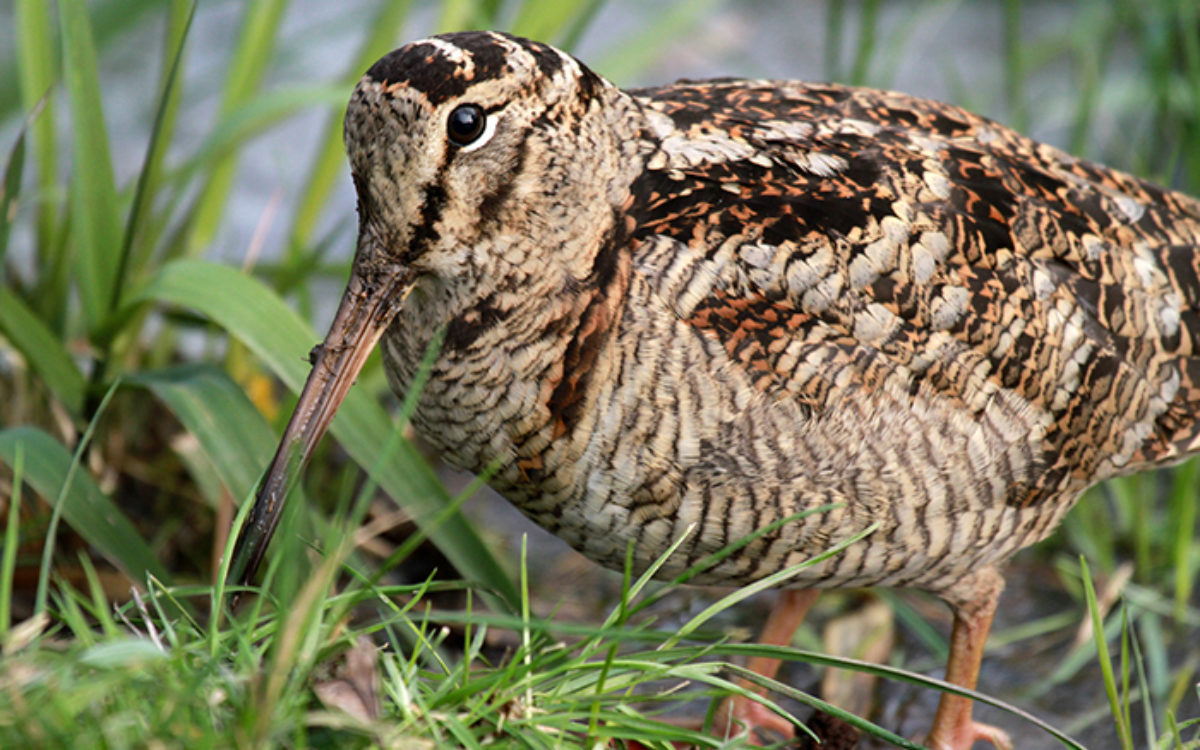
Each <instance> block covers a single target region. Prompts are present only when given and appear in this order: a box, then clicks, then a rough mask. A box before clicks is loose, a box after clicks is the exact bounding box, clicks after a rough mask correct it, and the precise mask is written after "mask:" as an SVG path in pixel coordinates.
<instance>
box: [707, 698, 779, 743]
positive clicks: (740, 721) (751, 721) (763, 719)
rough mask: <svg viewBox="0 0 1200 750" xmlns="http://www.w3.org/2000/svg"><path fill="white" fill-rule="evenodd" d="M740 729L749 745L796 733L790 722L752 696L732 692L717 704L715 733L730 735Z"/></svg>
mask: <svg viewBox="0 0 1200 750" xmlns="http://www.w3.org/2000/svg"><path fill="white" fill-rule="evenodd" d="M743 729H744V730H745V731H746V732H747V734H748V735H749V740H750V744H752V745H758V744H760V740H764V741H774V742H778V741H780V740H790V739H792V737H794V736H796V728H795V727H794V726H793V725H792V722H790V721H788V720H787V719H785V718H783V717H782V716H780V715H779V714H777V713H775V712H774V711H772V710H771V709H769V708H767V707H766V706H764V705H763V704H761V703H759V702H758V701H756V700H754V699H752V698H748V697H746V696H744V695H731V696H729V697H728V698H726V699H725V700H723V701H721V705H720V706H719V707H718V708H717V715H716V719H715V721H714V724H713V732H714V734H716V735H718V736H725V735H727V736H732V735H735V734H738V733H739V732H741V731H742V730H743ZM768 734H769V735H773V736H768Z"/></svg>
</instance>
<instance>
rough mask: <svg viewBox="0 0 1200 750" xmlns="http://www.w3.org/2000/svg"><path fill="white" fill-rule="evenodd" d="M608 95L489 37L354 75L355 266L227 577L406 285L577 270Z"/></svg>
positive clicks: (569, 61)
mask: <svg viewBox="0 0 1200 750" xmlns="http://www.w3.org/2000/svg"><path fill="white" fill-rule="evenodd" d="M621 96H622V95H621V94H620V92H618V91H617V90H616V89H615V88H613V87H612V86H611V85H610V84H608V83H607V82H605V81H604V80H603V79H601V78H600V77H598V76H597V75H595V74H594V73H592V72H591V71H590V70H588V69H587V68H586V67H584V66H583V65H582V64H580V63H579V62H578V61H576V60H575V59H574V58H572V57H570V56H568V55H566V54H565V53H563V52H560V51H558V50H557V49H554V48H553V47H549V46H547V45H544V44H539V43H536V42H531V41H528V40H525V39H519V38H517V37H512V36H508V35H504V34H498V33H494V32H462V33H456V34H446V35H442V36H436V37H432V38H429V39H424V40H421V41H417V42H413V43H411V44H408V45H406V46H404V47H401V48H400V49H397V50H395V51H393V52H391V53H389V54H388V55H386V56H385V57H383V58H382V59H380V60H379V61H378V62H376V63H375V64H374V65H372V66H371V68H370V69H369V70H368V71H367V72H366V74H365V75H364V76H363V77H362V79H361V80H360V81H359V82H358V85H357V86H356V87H355V89H354V93H353V95H352V96H351V99H350V104H349V106H348V108H347V110H346V119H345V144H346V152H347V155H348V157H349V160H350V167H351V173H352V174H353V177H354V184H355V188H356V190H357V192H358V204H359V235H358V242H357V249H356V252H355V258H354V264H353V268H352V271H351V275H350V280H349V283H348V285H347V288H346V291H345V293H344V295H343V298H342V301H341V303H340V305H339V307H338V311H337V313H336V314H335V318H334V321H333V324H332V325H331V327H330V330H329V333H328V335H327V336H326V338H325V341H324V344H323V345H322V346H321V347H319V349H318V350H317V351H318V355H317V357H316V359H315V361H314V366H313V370H312V372H311V374H310V375H309V378H308V381H307V382H306V384H305V386H304V390H303V391H302V393H301V396H300V399H299V401H298V403H297V405H296V409H295V412H294V413H293V414H292V418H291V421H290V422H289V424H288V427H287V429H286V431H285V432H284V435H283V438H282V441H281V443H280V446H279V448H278V450H277V453H276V455H275V459H274V461H273V462H272V464H271V467H270V469H269V470H268V473H267V475H266V477H265V478H264V480H263V483H262V485H261V487H260V490H259V493H258V496H257V498H256V502H255V507H254V509H253V511H252V512H251V515H250V518H249V519H248V521H247V524H246V527H245V528H244V529H243V532H242V535H241V537H240V538H239V541H238V545H237V548H236V550H235V554H234V563H233V568H232V569H231V571H232V572H231V576H233V577H235V580H238V581H246V580H248V579H249V578H250V577H252V576H253V574H254V571H255V569H256V568H257V566H258V563H259V561H260V560H261V557H262V555H263V553H264V551H265V549H266V545H267V542H268V541H269V539H270V537H271V535H272V533H273V532H274V528H275V525H276V523H277V522H278V519H279V516H280V511H281V509H282V505H283V502H284V500H285V498H286V495H287V493H288V491H289V489H290V488H291V486H292V484H293V482H294V480H295V478H296V476H297V475H298V473H299V470H300V467H301V466H302V465H303V464H304V463H305V462H306V461H307V459H308V456H309V454H310V453H311V451H312V450H313V448H314V447H315V446H316V444H317V441H318V440H319V439H320V437H321V436H322V435H323V434H324V432H325V430H326V428H327V427H328V425H329V423H330V421H331V420H332V418H333V414H334V412H335V410H336V409H337V407H338V405H339V404H340V403H341V401H342V400H343V398H344V397H345V395H346V393H347V391H348V390H349V388H350V386H351V384H352V383H353V382H354V379H355V377H356V376H357V375H358V372H359V370H360V369H361V368H362V365H363V363H364V362H365V361H366V359H367V356H368V355H369V354H370V352H371V350H372V349H373V348H374V346H375V344H376V343H377V342H378V340H379V338H380V337H381V336H382V334H383V333H384V331H385V330H386V329H387V328H388V326H389V325H393V324H394V325H403V324H404V321H402V320H399V321H395V322H394V319H395V318H396V313H397V312H398V311H399V310H400V309H401V307H402V306H403V304H404V301H405V298H406V297H407V296H408V295H409V293H410V292H412V290H413V289H414V287H415V286H417V285H418V283H419V282H420V281H422V280H431V279H432V280H433V281H434V282H435V283H436V284H439V285H441V286H442V287H443V288H445V287H453V286H455V285H458V286H459V287H461V288H463V289H464V290H465V291H464V294H469V293H471V292H473V291H474V292H477V291H478V287H481V286H485V285H487V284H488V283H494V282H495V279H498V278H505V277H507V278H513V276H514V273H515V274H516V275H517V276H518V277H521V276H524V277H528V276H529V275H530V274H533V275H539V276H541V277H544V278H549V279H551V280H552V281H555V283H556V284H557V285H558V286H559V287H560V288H561V287H564V286H569V285H570V283H571V281H572V279H575V280H582V279H584V278H585V277H586V276H587V275H588V273H589V272H590V269H591V262H592V260H593V259H594V257H595V255H596V253H597V250H598V245H599V244H600V242H602V240H603V237H604V236H605V235H606V234H607V233H608V232H609V231H611V227H612V225H613V223H614V221H615V219H614V209H615V208H616V204H617V203H619V201H620V199H621V197H620V190H619V189H617V188H616V187H614V185H617V184H619V183H620V182H621V181H620V180H619V179H618V178H619V176H620V174H621V173H622V171H623V170H625V171H628V166H627V164H626V162H628V159H627V158H625V157H624V156H623V154H625V155H627V154H628V152H629V149H628V147H627V146H622V144H621V143H620V138H619V137H618V136H617V135H616V131H615V130H614V128H613V127H612V124H611V122H610V121H611V119H612V110H613V108H611V107H607V106H606V103H608V102H610V101H612V100H616V99H618V98H620V97H621ZM626 184H627V183H626ZM531 293H536V292H531Z"/></svg>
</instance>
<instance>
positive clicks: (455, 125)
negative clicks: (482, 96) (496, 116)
mask: <svg viewBox="0 0 1200 750" xmlns="http://www.w3.org/2000/svg"><path fill="white" fill-rule="evenodd" d="M487 126H488V116H487V113H486V112H484V111H483V108H482V107H480V106H479V105H478V104H460V105H458V106H457V107H455V108H454V109H453V110H451V111H450V117H448V118H447V119H446V137H448V138H449V139H450V142H451V143H453V144H454V145H456V146H470V145H471V144H472V143H474V142H475V141H477V140H479V137H480V136H481V135H483V133H484V131H485V130H486V129H487Z"/></svg>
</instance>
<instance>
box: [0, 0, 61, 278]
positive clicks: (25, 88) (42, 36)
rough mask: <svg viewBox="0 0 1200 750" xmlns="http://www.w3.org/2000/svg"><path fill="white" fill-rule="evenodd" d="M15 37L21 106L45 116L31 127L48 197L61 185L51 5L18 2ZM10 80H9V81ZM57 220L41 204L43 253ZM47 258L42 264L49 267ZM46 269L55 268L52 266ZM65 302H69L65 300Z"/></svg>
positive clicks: (37, 0)
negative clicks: (56, 136)
mask: <svg viewBox="0 0 1200 750" xmlns="http://www.w3.org/2000/svg"><path fill="white" fill-rule="evenodd" d="M13 16H14V18H13V21H14V23H13V27H14V28H13V31H14V32H15V33H14V34H13V36H14V40H15V42H16V51H17V71H16V72H17V78H18V80H19V82H20V89H21V104H22V107H23V108H24V110H25V112H26V113H31V112H33V111H34V110H35V109H37V108H38V106H41V107H42V111H41V116H40V117H38V118H37V119H36V120H35V121H33V122H32V123H31V124H30V130H31V132H32V134H33V144H32V147H33V160H34V163H35V164H36V165H37V192H38V194H39V195H48V194H49V192H50V190H51V189H52V188H53V187H54V186H55V185H57V184H58V143H57V141H56V138H55V127H54V126H55V122H56V120H55V117H54V111H55V104H54V100H53V97H50V96H47V93H48V92H49V91H50V90H51V88H52V87H53V86H54V84H55V81H56V80H57V79H58V60H57V57H56V55H55V45H54V27H53V25H52V22H51V4H50V3H48V2H46V1H45V0H16V3H15V4H14V6H13ZM5 78H6V80H7V77H5ZM54 222H55V216H54V211H53V210H52V209H51V206H49V205H47V204H41V205H39V206H38V215H37V221H36V223H37V240H38V244H39V246H40V247H41V248H43V250H42V252H50V251H51V249H52V248H53V247H54V246H55V243H54V242H53V241H52V238H53V236H54ZM45 260H46V259H44V258H39V262H41V263H45ZM45 265H50V266H53V265H54V264H53V263H52V262H51V263H48V264H45ZM64 302H65V300H64Z"/></svg>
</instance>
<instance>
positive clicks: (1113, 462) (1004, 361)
mask: <svg viewBox="0 0 1200 750" xmlns="http://www.w3.org/2000/svg"><path fill="white" fill-rule="evenodd" d="M634 93H635V95H636V96H637V97H638V98H639V101H640V103H641V105H642V107H643V109H644V111H645V113H646V116H647V122H648V123H649V124H648V126H647V127H648V130H649V132H648V133H647V137H648V138H649V139H651V140H652V141H654V142H655V143H656V144H657V150H656V151H655V152H654V153H652V154H650V156H649V157H648V160H647V169H646V170H645V171H644V172H643V174H642V175H640V176H639V178H638V179H637V180H636V181H635V183H634V184H633V186H632V197H631V199H630V206H629V211H630V213H631V214H632V216H633V219H634V222H633V223H632V226H634V227H636V230H635V231H636V236H635V238H634V239H636V240H640V241H642V242H643V243H647V242H649V241H653V243H658V244H661V243H663V242H667V243H669V244H671V245H672V246H673V247H674V250H672V251H671V252H666V253H659V254H658V256H657V259H656V260H655V261H654V265H655V269H654V270H653V271H652V274H653V275H657V276H658V279H659V282H660V292H661V293H662V294H663V295H664V297H665V298H666V299H667V302H668V304H670V305H671V306H672V307H673V309H674V310H675V311H676V313H677V314H678V315H679V316H680V318H681V319H683V320H685V321H686V322H688V323H689V324H690V325H691V326H692V327H693V328H694V329H695V330H696V331H697V332H698V333H699V334H701V335H705V336H710V337H713V338H715V339H717V340H719V341H720V342H721V343H722V344H723V346H724V348H725V349H726V352H727V353H728V356H729V357H730V358H731V359H733V360H735V361H738V362H740V363H741V364H742V365H744V366H745V367H746V368H747V369H748V370H750V371H751V372H752V373H753V374H754V376H755V378H756V384H758V386H759V387H760V388H762V389H780V390H782V391H785V392H788V393H790V394H792V395H793V397H795V398H797V399H799V400H800V401H801V402H803V403H805V404H808V405H810V406H811V408H812V409H813V410H814V411H815V412H818V413H819V412H820V410H821V409H823V408H827V407H828V406H829V405H830V403H831V399H832V398H835V397H836V398H847V397H854V398H870V394H871V392H872V389H874V388H878V387H881V386H882V385H883V384H884V381H887V383H888V384H889V387H892V388H895V387H896V386H897V385H898V386H899V387H901V388H905V389H907V390H908V392H909V393H910V394H913V395H915V394H917V393H922V394H925V395H933V396H936V398H938V399H941V400H942V402H943V403H945V404H949V405H951V406H952V407H953V408H955V409H960V410H962V411H963V412H964V413H967V414H970V415H972V416H973V417H975V418H982V417H983V415H984V410H985V407H986V406H987V405H988V404H989V403H994V402H995V400H996V394H997V393H998V392H1003V393H1004V394H1005V397H1006V398H1008V397H1009V396H1011V395H1015V396H1017V397H1018V399H1017V400H1018V401H1019V402H1020V403H1021V404H1023V405H1027V407H1028V409H1030V410H1032V412H1033V414H1034V416H1035V417H1036V418H1037V419H1038V420H1040V423H1041V424H1042V425H1043V427H1044V429H1045V436H1046V437H1045V440H1044V443H1043V445H1044V455H1043V456H1041V457H1040V460H1041V461H1042V463H1043V465H1044V466H1045V471H1044V472H1043V476H1042V479H1041V481H1040V482H1039V485H1040V488H1035V490H1034V491H1031V492H1030V493H1028V495H1027V496H1025V497H1023V498H1021V499H1020V500H1019V501H1020V502H1036V501H1038V500H1039V499H1040V498H1043V497H1046V496H1049V495H1050V494H1051V493H1052V492H1053V490H1054V489H1055V488H1060V487H1062V486H1064V482H1066V481H1067V480H1069V479H1070V478H1071V477H1074V478H1076V479H1080V480H1083V483H1084V484H1086V483H1087V482H1088V481H1091V480H1092V479H1094V478H1097V477H1100V476H1106V475H1110V474H1114V473H1121V472H1124V471H1128V470H1132V469H1134V468H1137V467H1138V466H1142V465H1145V464H1146V463H1151V462H1155V461H1163V460H1169V459H1171V458H1174V457H1177V456H1179V455H1182V454H1183V453H1185V452H1190V451H1192V450H1195V447H1196V446H1195V443H1196V442H1197V438H1196V435H1197V425H1196V421H1195V418H1194V416H1193V415H1194V414H1195V412H1196V411H1197V408H1198V407H1200V387H1198V384H1200V367H1198V366H1197V362H1198V361H1197V359H1196V352H1197V350H1198V349H1200V312H1198V310H1197V307H1198V305H1200V268H1198V260H1200V259H1198V256H1197V252H1196V248H1197V244H1198V243H1200V203H1197V202H1196V201H1194V200H1192V199H1191V198H1188V197H1187V196H1184V195H1181V194H1178V193H1173V192H1168V191H1165V190H1162V189H1160V188H1158V187H1155V186H1153V185H1151V184H1149V183H1146V182H1144V181H1141V180H1138V179H1136V178H1134V177H1131V176H1129V175H1126V174H1122V173H1120V172H1117V171H1115V170H1110V169H1107V168H1104V167H1100V166H1097V165H1094V164H1090V163H1087V162H1084V161H1080V160H1077V159H1073V158H1071V157H1069V156H1067V155H1066V154H1064V153H1062V152H1060V151H1058V150H1056V149H1054V148H1051V147H1049V146H1045V145H1042V144H1039V143H1036V142H1034V141H1032V140H1030V139H1028V138H1025V137H1023V136H1020V135H1018V134H1017V133H1015V132H1013V131H1011V130H1009V129H1007V128H1005V127H1003V126H1001V125H999V124H996V123H994V122H991V121H988V120H986V119H984V118H981V117H978V116H975V115H972V114H970V113H968V112H965V111H963V110H961V109H958V108H955V107H952V106H948V105H944V104H940V103H937V102H931V101H927V100H921V99H916V98H913V97H909V96H905V95H902V94H896V93H892V92H883V91H875V90H868V89H856V88H848V87H841V86H836V85H809V84H801V83H791V82H788V83H776V82H745V81H740V82H737V81H731V82H707V83H705V82H699V83H680V84H676V85H674V86H668V87H662V88H657V89H646V90H642V91H638V92H634ZM851 391H853V392H854V394H855V395H853V396H848V394H849V393H850V392H851Z"/></svg>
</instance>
